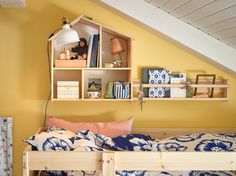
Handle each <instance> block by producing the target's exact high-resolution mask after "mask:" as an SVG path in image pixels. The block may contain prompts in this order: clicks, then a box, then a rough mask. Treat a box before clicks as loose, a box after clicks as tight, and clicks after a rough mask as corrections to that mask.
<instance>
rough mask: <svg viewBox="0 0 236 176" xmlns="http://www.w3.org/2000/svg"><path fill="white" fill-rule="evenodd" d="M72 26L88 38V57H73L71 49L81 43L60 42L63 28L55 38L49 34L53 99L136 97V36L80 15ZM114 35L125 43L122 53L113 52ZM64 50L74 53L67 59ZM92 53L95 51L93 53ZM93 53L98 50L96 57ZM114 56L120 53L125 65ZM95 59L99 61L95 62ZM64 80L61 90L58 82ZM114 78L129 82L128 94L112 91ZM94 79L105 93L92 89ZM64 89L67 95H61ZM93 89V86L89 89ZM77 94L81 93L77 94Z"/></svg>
mask: <svg viewBox="0 0 236 176" xmlns="http://www.w3.org/2000/svg"><path fill="white" fill-rule="evenodd" d="M71 28H72V29H74V30H76V31H77V32H78V34H79V37H80V39H82V38H84V39H85V40H86V41H87V43H88V52H87V55H86V60H81V59H75V60H71V59H70V58H71V57H73V54H75V53H73V52H71V49H72V48H74V47H75V46H77V45H78V43H73V44H69V45H65V46H57V45H56V40H57V36H58V34H59V33H60V32H61V31H59V32H57V33H56V34H54V35H53V36H52V37H51V38H49V42H50V61H51V100H52V101H80V100H83V101H118V100H119V101H130V100H132V98H133V97H132V94H133V93H132V89H131V87H132V38H131V37H129V36H127V35H125V34H122V33H120V32H117V31H116V30H113V29H111V28H109V27H106V26H104V25H101V24H99V23H97V22H95V21H93V20H91V19H88V18H86V17H84V16H80V17H78V18H77V19H75V20H74V21H73V22H71ZM95 35H98V43H97V44H98V47H97V48H96V49H97V51H96V50H95V51H96V52H95V51H94V40H95V39H94V38H95V37H94V36H95ZM91 38H92V39H91ZM112 39H118V40H119V44H120V45H121V47H122V51H121V52H119V53H118V56H117V55H116V56H115V54H114V53H113V54H112V50H111V49H112V48H111V47H113V46H112ZM91 41H92V42H91ZM95 47H96V45H95ZM64 51H68V52H69V53H70V54H69V58H67V59H65V60H64V58H63V57H65V55H61V54H65V53H66V52H64ZM63 52H64V53H63ZM68 52H67V53H68ZM94 52H95V53H94ZM89 53H91V55H90V54H89ZM93 54H95V57H94V55H93ZM89 55H90V56H89ZM92 55H93V56H92ZM114 57H118V59H120V60H121V65H119V66H117V65H115V64H116V61H114V60H115V58H114ZM94 58H95V59H96V61H95V62H94V60H93V59H94ZM88 62H90V63H88ZM91 62H93V63H95V64H94V65H91ZM111 63H112V64H111ZM61 81H63V83H64V84H62V85H60V86H62V87H61V89H60V90H59V87H58V82H61ZM69 81H72V83H75V82H76V84H71V83H69ZM114 82H120V83H122V84H125V85H126V86H127V85H128V88H129V90H128V91H129V92H128V95H126V96H117V97H111V96H109V91H112V90H113V89H112V88H111V87H110V88H108V86H109V85H111V83H114ZM91 83H92V84H93V83H95V87H96V89H99V90H96V91H99V92H100V93H101V95H99V96H98V95H97V93H94V94H93V93H91V94H89V93H88V90H89V86H91ZM63 86H64V87H63ZM60 91H62V94H65V95H59V94H61V92H60ZM63 91H64V92H63ZM68 91H72V92H73V91H74V93H73V94H75V95H73V96H75V97H73V96H70V95H69V96H68V95H66V94H68ZM77 91H78V92H77ZM90 91H91V90H89V92H90ZM96 91H95V92H96ZM69 94H71V92H69ZM76 94H79V95H77V96H76ZM123 94H124V92H123ZM126 94H127V90H126ZM93 96H95V97H93ZM64 97H65V98H64ZM91 97H92V98H91Z"/></svg>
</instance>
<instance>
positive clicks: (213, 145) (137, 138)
mask: <svg viewBox="0 0 236 176" xmlns="http://www.w3.org/2000/svg"><path fill="white" fill-rule="evenodd" d="M66 136H67V137H66ZM37 140H39V141H40V142H37ZM26 141H27V142H28V143H31V144H34V145H35V147H37V149H38V150H65V151H67V150H70V151H105V150H115V151H124V150H126V151H175V152H178V151H196V152H209V151H210V152H232V151H233V152H236V134H190V135H184V136H176V137H171V138H166V139H163V140H154V139H152V138H151V137H150V136H146V135H142V134H129V135H122V136H118V137H115V138H110V137H107V136H104V135H100V134H94V133H93V132H91V131H89V130H85V131H80V132H77V133H74V134H72V133H71V132H68V131H66V130H63V129H56V130H52V129H49V130H48V131H47V132H42V133H40V134H37V135H35V136H33V137H31V138H29V139H27V140H26ZM47 174H48V175H50V176H64V175H65V176H88V175H93V176H95V175H99V173H98V172H95V171H90V172H88V171H67V172H65V171H57V172H53V171H51V172H49V173H47ZM116 175H117V176H180V175H186V176H233V175H235V172H231V171H228V172H226V171H186V172H181V171H175V172H173V171H165V172H161V171H160V172H148V171H117V172H116Z"/></svg>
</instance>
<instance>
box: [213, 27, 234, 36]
mask: <svg viewBox="0 0 236 176" xmlns="http://www.w3.org/2000/svg"><path fill="white" fill-rule="evenodd" d="M212 35H213V36H216V37H217V38H219V39H224V38H227V37H230V36H233V35H236V27H234V28H231V29H228V30H223V31H220V32H216V33H212Z"/></svg>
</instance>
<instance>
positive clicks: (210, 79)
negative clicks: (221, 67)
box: [193, 74, 216, 98]
mask: <svg viewBox="0 0 236 176" xmlns="http://www.w3.org/2000/svg"><path fill="white" fill-rule="evenodd" d="M200 80H201V81H202V80H204V83H207V84H215V80H216V75H215V74H197V76H196V84H201V81H200ZM202 89H203V88H201V90H199V88H195V89H194V94H193V96H194V97H207V98H213V94H214V88H211V89H210V90H209V88H205V90H202Z"/></svg>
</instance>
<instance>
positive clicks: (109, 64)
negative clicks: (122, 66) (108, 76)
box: [105, 63, 113, 68]
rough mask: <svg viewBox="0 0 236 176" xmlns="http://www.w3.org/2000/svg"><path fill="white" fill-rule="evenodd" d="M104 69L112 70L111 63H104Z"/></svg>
mask: <svg viewBox="0 0 236 176" xmlns="http://www.w3.org/2000/svg"><path fill="white" fill-rule="evenodd" d="M105 67H106V68H113V63H105Z"/></svg>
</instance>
